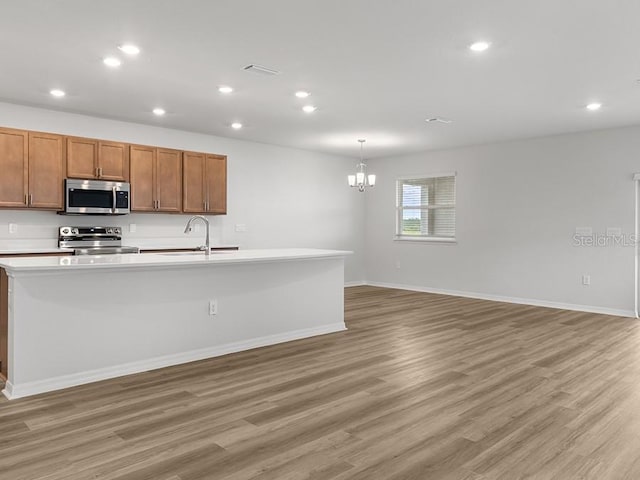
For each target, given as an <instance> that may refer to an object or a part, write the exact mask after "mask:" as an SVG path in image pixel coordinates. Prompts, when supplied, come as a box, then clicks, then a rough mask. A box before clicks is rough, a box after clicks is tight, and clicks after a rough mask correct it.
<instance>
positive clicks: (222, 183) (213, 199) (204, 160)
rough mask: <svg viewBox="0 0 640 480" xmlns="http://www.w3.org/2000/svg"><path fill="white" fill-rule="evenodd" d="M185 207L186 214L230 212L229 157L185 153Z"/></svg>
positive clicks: (183, 183) (183, 186)
mask: <svg viewBox="0 0 640 480" xmlns="http://www.w3.org/2000/svg"><path fill="white" fill-rule="evenodd" d="M182 162H183V164H182V170H183V176H182V207H183V212H185V213H209V214H216V215H223V214H226V213H227V157H226V156H225V155H211V154H207V153H197V152H184V156H183V160H182Z"/></svg>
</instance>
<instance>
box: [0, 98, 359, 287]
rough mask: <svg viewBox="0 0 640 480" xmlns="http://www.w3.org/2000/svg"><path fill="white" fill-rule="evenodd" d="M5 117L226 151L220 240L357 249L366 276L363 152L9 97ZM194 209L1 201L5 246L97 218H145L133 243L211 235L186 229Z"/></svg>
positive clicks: (352, 272) (25, 125) (352, 263)
mask: <svg viewBox="0 0 640 480" xmlns="http://www.w3.org/2000/svg"><path fill="white" fill-rule="evenodd" d="M0 126H3V127H10V128H21V129H27V130H39V131H44V132H51V133H60V134H66V135H78V136H83V137H93V138H102V139H107V140H115V141H123V142H130V143H139V144H146V145H157V146H162V147H167V148H176V149H184V150H195V151H203V152H211V153H221V154H226V155H227V156H228V200H227V202H228V208H227V211H228V214H227V215H226V216H211V217H209V219H210V221H211V222H212V227H213V230H212V241H213V243H214V244H218V245H220V244H225V245H227V244H236V245H240V247H241V248H276V247H318V248H332V249H343V250H353V251H354V252H355V253H354V255H352V256H351V257H348V258H347V260H346V268H345V280H346V281H347V282H358V281H361V280H363V279H364V273H363V258H364V246H363V227H364V216H363V212H364V198H363V196H362V195H358V194H356V193H355V192H353V190H352V189H350V188H349V187H348V186H347V185H346V181H345V179H346V175H347V174H348V173H350V172H351V170H353V168H354V165H355V161H354V160H353V159H349V158H345V157H338V156H333V155H326V154H321V153H316V152H311V151H306V150H297V149H291V148H285V147H278V146H274V145H267V144H261V143H255V142H247V141H242V140H235V139H231V138H222V137H215V136H211V135H202V134H196V133H189V132H184V131H179V130H171V129H165V128H160V127H153V126H148V125H139V124H134V123H127V122H119V121H114V120H108V119H102V118H95V117H89V116H84V115H75V114H69V113H62V112H56V111H51V110H43V109H38V108H31V107H25V106H19V105H13V104H7V103H0ZM237 136H238V137H240V138H241V137H242V132H238V133H237ZM0 174H1V172H0ZM187 219H188V216H187V215H170V214H131V215H129V216H127V217H76V216H73V217H68V216H61V215H56V214H55V213H52V212H23V211H19V210H0V249H2V248H14V247H21V246H28V247H50V246H55V245H56V234H57V227H58V226H60V225H63V224H66V225H69V224H73V225H76V224H77V225H90V224H96V223H97V224H105V225H123V226H125V227H127V226H128V224H131V223H134V224H136V226H137V231H136V233H129V232H128V228H125V235H124V236H125V239H124V243H125V244H128V245H151V244H164V245H193V246H195V245H199V244H201V243H202V239H201V238H200V237H204V235H203V234H202V233H199V234H195V233H192V234H191V235H192V237H191V238H186V237H185V236H184V235H183V233H182V231H183V229H184V225H185V223H186V221H187ZM9 223H17V224H18V233H17V234H9V229H8V224H9ZM236 224H245V225H246V226H247V231H246V232H236V231H235V225H236ZM196 235H197V237H198V238H195V237H196Z"/></svg>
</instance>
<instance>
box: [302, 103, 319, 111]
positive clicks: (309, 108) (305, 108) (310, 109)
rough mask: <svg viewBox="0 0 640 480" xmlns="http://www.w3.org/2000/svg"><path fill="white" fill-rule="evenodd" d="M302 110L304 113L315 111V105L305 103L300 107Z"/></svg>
mask: <svg viewBox="0 0 640 480" xmlns="http://www.w3.org/2000/svg"><path fill="white" fill-rule="evenodd" d="M302 110H304V112H306V113H313V112H315V111H316V107H314V106H313V105H305V106H304V107H302Z"/></svg>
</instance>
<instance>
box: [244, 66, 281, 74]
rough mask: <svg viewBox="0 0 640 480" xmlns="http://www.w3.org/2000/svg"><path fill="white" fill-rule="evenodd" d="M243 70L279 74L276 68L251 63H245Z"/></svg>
mask: <svg viewBox="0 0 640 480" xmlns="http://www.w3.org/2000/svg"><path fill="white" fill-rule="evenodd" d="M243 70H246V71H247V72H253V73H260V74H262V75H280V73H282V72H279V71H278V70H273V69H272V68H267V67H263V66H262V65H256V64H255V63H252V64H251V65H247V66H246V67H244V69H243Z"/></svg>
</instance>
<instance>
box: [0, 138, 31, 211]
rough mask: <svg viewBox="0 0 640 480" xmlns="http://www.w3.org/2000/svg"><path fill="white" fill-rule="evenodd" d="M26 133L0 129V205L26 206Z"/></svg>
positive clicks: (27, 172) (27, 185)
mask: <svg viewBox="0 0 640 480" xmlns="http://www.w3.org/2000/svg"><path fill="white" fill-rule="evenodd" d="M27 149H28V133H27V132H23V131H21V130H10V129H4V128H3V129H0V207H12V208H16V207H26V206H27V200H28V188H29V184H28V181H29V180H28V179H29V177H28V175H29V170H28V157H27Z"/></svg>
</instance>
